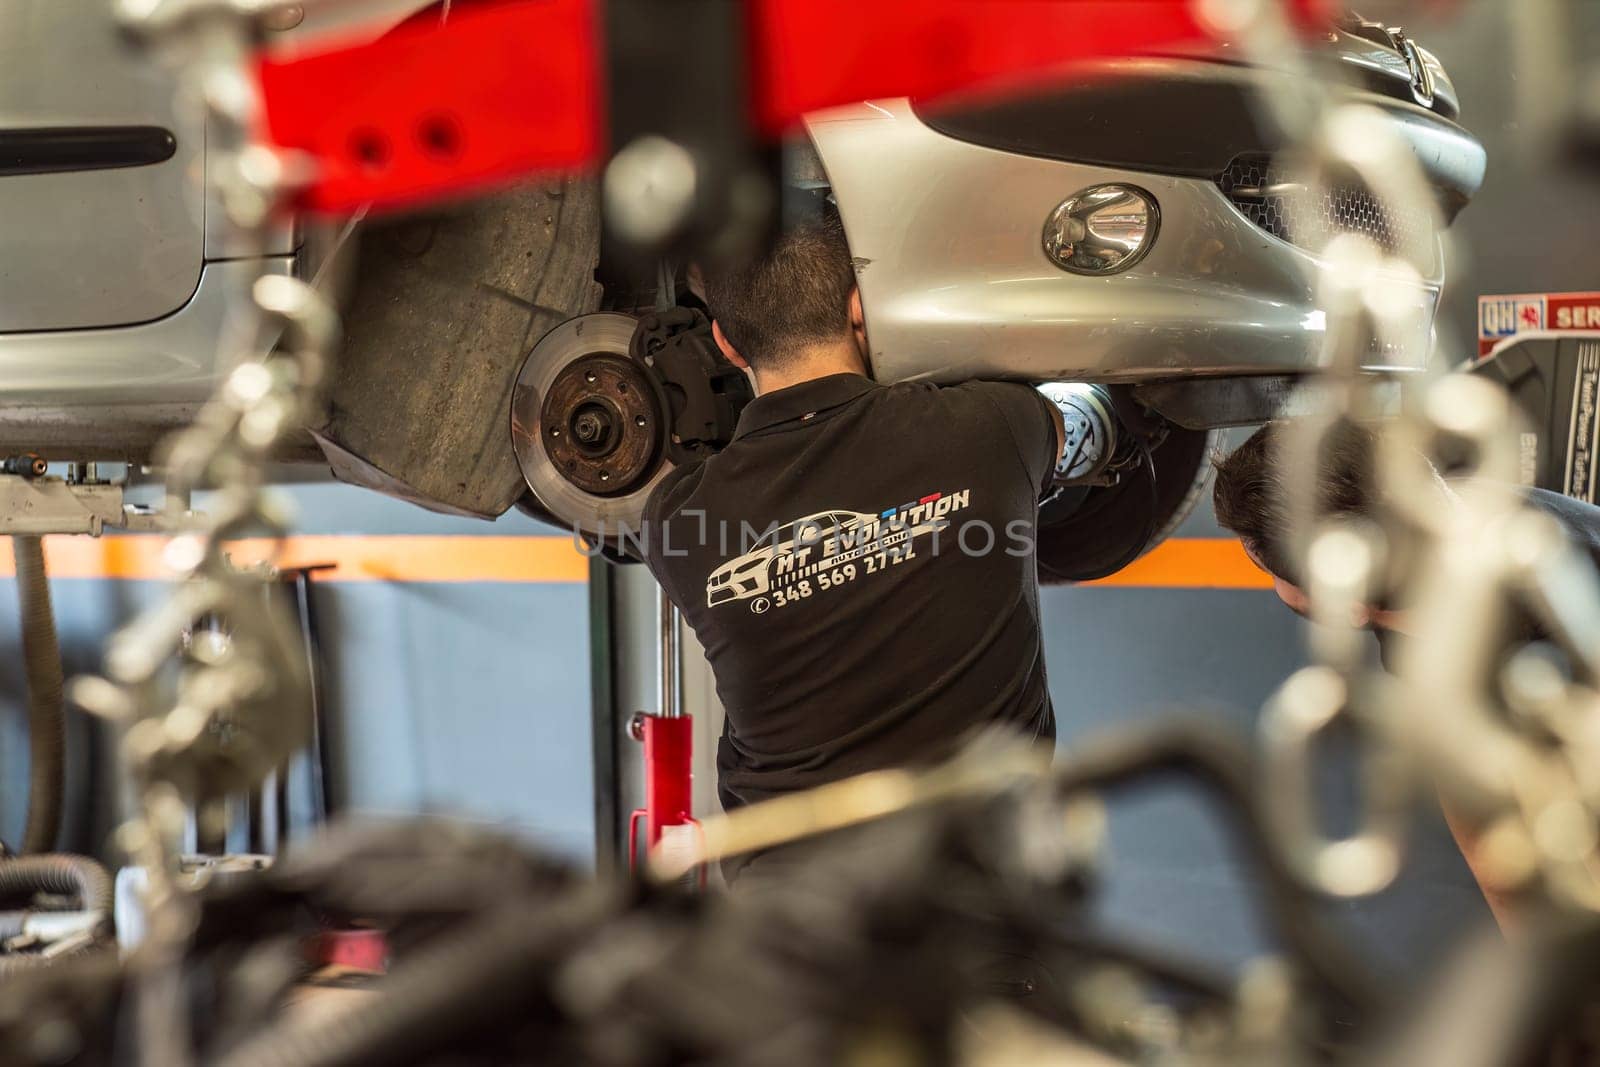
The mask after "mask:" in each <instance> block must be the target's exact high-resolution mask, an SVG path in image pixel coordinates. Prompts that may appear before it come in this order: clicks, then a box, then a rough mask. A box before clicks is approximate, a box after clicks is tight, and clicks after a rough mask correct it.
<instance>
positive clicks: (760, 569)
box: [706, 511, 878, 608]
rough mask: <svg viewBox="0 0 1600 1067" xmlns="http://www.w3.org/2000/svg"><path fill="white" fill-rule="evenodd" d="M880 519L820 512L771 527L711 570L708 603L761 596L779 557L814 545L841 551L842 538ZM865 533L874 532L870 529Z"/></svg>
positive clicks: (852, 513) (707, 589) (866, 534)
mask: <svg viewBox="0 0 1600 1067" xmlns="http://www.w3.org/2000/svg"><path fill="white" fill-rule="evenodd" d="M877 521H878V517H877V516H876V515H868V514H867V513H866V512H863V511H819V512H817V513H816V514H814V515H807V516H806V517H805V518H803V519H796V520H794V521H793V522H791V523H788V524H787V525H784V526H780V527H778V528H777V529H775V530H770V531H768V532H767V534H766V535H765V536H764V537H762V538H761V540H759V541H757V542H756V543H755V546H754V547H753V548H751V549H750V551H748V552H746V553H745V554H744V555H742V556H736V557H734V558H733V559H730V560H729V561H728V562H726V563H724V564H723V565H722V566H720V567H718V568H717V569H716V570H714V571H712V572H711V577H710V578H708V579H707V580H706V604H707V606H708V607H713V608H714V607H716V606H717V605H718V604H726V603H728V602H729V601H733V600H747V599H749V598H750V597H753V596H760V595H761V594H762V593H765V592H767V590H768V589H769V588H770V584H771V576H772V565H773V564H774V563H775V562H776V561H777V560H779V559H781V558H782V557H784V556H787V555H789V554H790V553H792V552H794V551H795V550H796V549H800V548H809V547H813V546H814V547H816V548H818V549H819V550H822V551H830V550H832V551H838V547H839V542H840V541H850V540H851V537H850V536H849V535H850V534H851V532H853V531H856V530H861V529H862V528H863V527H865V526H868V525H870V524H872V523H876V522H877ZM840 535H844V536H842V537H841V536H840ZM864 536H867V537H870V536H872V534H871V533H870V532H867V533H865V534H864Z"/></svg>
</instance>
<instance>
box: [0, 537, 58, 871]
mask: <svg viewBox="0 0 1600 1067" xmlns="http://www.w3.org/2000/svg"><path fill="white" fill-rule="evenodd" d="M11 550H12V553H13V554H14V555H15V557H16V561H17V607H18V609H19V611H20V613H21V618H22V659H23V668H24V670H25V672H26V674H27V679H28V822H27V829H26V830H24V831H23V835H22V851H24V852H48V851H50V849H51V848H53V847H54V846H55V843H56V835H57V833H58V832H59V831H60V828H61V797H62V791H63V776H64V765H65V750H66V737H65V734H66V716H65V714H64V712H63V710H62V696H61V691H62V684H63V679H62V671H61V645H60V643H59V642H58V641H57V640H56V620H55V612H54V611H53V610H52V608H51V605H50V580H49V577H48V575H47V574H46V573H45V569H44V543H43V542H42V541H41V540H40V539H39V538H38V537H36V536H25V535H21V534H19V535H16V536H13V537H12V538H11Z"/></svg>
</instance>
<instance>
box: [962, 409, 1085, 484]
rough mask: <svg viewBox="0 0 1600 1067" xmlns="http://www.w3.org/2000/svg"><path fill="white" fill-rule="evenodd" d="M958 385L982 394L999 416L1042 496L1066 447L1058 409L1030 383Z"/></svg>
mask: <svg viewBox="0 0 1600 1067" xmlns="http://www.w3.org/2000/svg"><path fill="white" fill-rule="evenodd" d="M958 388H961V389H965V390H972V391H974V392H976V393H978V394H981V395H982V396H983V397H984V398H985V399H986V400H987V402H988V403H990V404H992V405H993V407H994V409H995V410H996V411H998V413H999V414H1000V415H1001V416H1002V418H1003V419H1004V421H1005V424H1006V428H1007V430H1009V431H1010V435H1011V440H1012V442H1013V443H1014V444H1015V445H1016V446H1017V454H1018V456H1019V457H1020V458H1021V460H1022V469H1023V470H1024V471H1025V472H1026V474H1027V478H1028V480H1029V482H1031V483H1032V484H1033V485H1034V486H1035V487H1036V488H1037V490H1038V492H1039V495H1040V496H1043V495H1044V494H1045V493H1047V492H1049V491H1050V488H1051V485H1052V484H1053V483H1054V481H1055V474H1056V464H1057V463H1059V462H1060V461H1061V452H1062V450H1063V449H1064V448H1066V441H1067V427H1066V422H1065V421H1064V420H1063V419H1062V417H1061V410H1060V409H1059V408H1057V407H1056V406H1055V404H1053V403H1051V402H1050V400H1049V399H1048V398H1047V397H1046V396H1045V395H1044V394H1043V393H1041V392H1039V390H1037V389H1035V388H1034V387H1033V386H1031V385H1019V384H1017V383H1014V382H969V383H967V384H966V385H964V386H959V387H958Z"/></svg>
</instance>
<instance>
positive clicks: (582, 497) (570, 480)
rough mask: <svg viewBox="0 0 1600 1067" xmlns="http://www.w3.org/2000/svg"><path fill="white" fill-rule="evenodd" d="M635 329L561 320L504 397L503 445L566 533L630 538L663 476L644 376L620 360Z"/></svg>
mask: <svg viewBox="0 0 1600 1067" xmlns="http://www.w3.org/2000/svg"><path fill="white" fill-rule="evenodd" d="M634 326H635V321H634V319H633V318H632V317H630V316H628V315H617V314H610V313H601V314H595V315H580V316H579V317H578V318H575V319H568V320H567V321H566V322H563V323H562V324H561V325H559V326H557V327H556V328H555V329H553V330H551V331H550V332H549V333H547V334H545V335H544V337H542V338H540V340H539V343H538V344H536V345H534V346H533V349H532V350H531V351H530V352H529V353H528V356H527V359H525V360H524V361H523V364H522V369H521V370H520V371H519V372H518V373H517V382H516V387H515V389H514V390H513V391H512V394H511V442H512V447H513V448H514V449H515V451H516V455H517V464H518V465H519V466H520V467H521V468H522V477H523V480H525V481H526V482H527V483H528V488H529V489H531V490H532V491H533V495H534V496H535V497H537V498H538V499H539V502H540V503H541V504H543V505H544V506H545V508H546V509H548V510H549V512H550V513H551V514H552V515H554V516H555V517H556V518H558V519H560V520H561V521H562V522H563V523H566V524H568V525H570V526H571V527H572V528H573V529H576V530H579V531H582V532H583V533H587V534H591V535H594V536H606V537H615V536H616V535H617V534H618V533H619V531H621V530H637V529H638V528H639V523H640V519H641V516H642V515H643V512H644V503H645V500H646V498H648V497H649V495H650V490H651V489H652V488H654V487H655V484H656V482H658V481H660V479H661V477H662V475H664V474H665V473H666V472H667V471H668V470H669V469H670V468H671V463H669V462H668V461H667V459H666V457H665V439H666V438H665V435H666V431H667V420H666V417H665V415H664V413H663V412H662V410H661V401H660V394H659V392H658V391H657V390H656V388H655V386H654V384H653V383H652V382H651V380H650V377H649V373H648V372H647V371H646V370H645V368H644V367H642V366H640V365H639V364H638V363H637V362H635V361H634V360H633V359H631V358H629V356H628V343H629V341H631V340H632V338H633V331H634Z"/></svg>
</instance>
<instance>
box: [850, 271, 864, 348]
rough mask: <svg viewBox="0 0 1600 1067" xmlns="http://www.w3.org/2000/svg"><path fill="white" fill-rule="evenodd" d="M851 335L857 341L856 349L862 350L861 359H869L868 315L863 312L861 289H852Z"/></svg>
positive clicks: (853, 287)
mask: <svg viewBox="0 0 1600 1067" xmlns="http://www.w3.org/2000/svg"><path fill="white" fill-rule="evenodd" d="M850 333H851V335H852V336H853V337H854V338H855V339H856V347H857V348H859V349H860V350H861V358H862V359H866V358H867V315H866V312H864V311H862V310H861V287H860V286H859V285H852V286H851V287H850Z"/></svg>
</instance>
